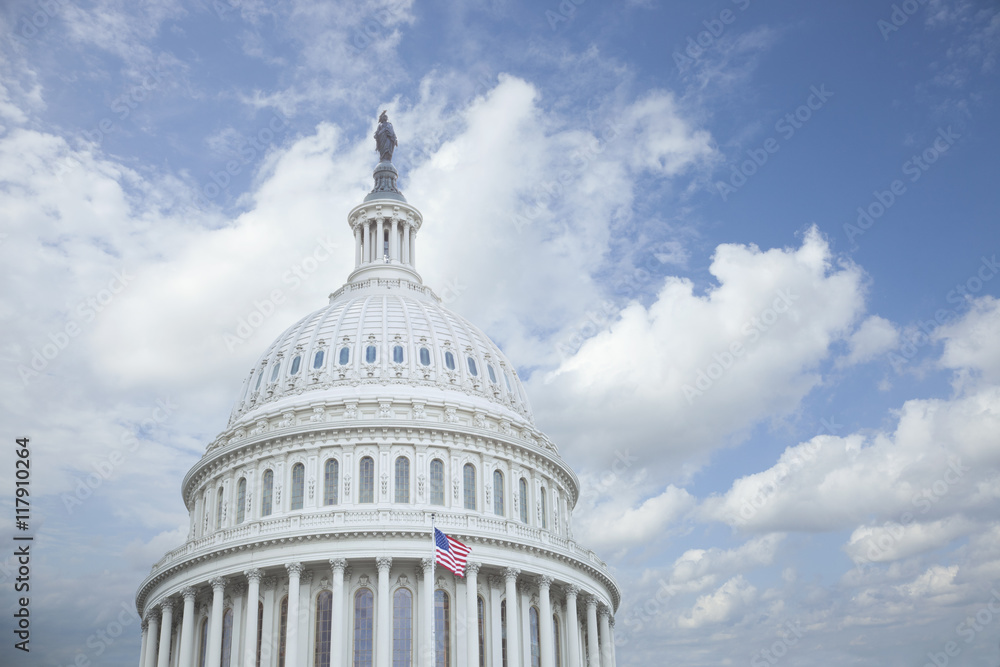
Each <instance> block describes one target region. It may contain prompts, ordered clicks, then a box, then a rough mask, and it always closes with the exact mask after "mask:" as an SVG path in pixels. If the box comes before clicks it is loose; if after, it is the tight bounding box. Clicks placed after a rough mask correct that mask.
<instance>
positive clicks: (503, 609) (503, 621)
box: [500, 600, 507, 667]
mask: <svg viewBox="0 0 1000 667" xmlns="http://www.w3.org/2000/svg"><path fill="white" fill-rule="evenodd" d="M500 655H501V658H502V661H503V667H507V601H506V600H503V601H501V602H500Z"/></svg>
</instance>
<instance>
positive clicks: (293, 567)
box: [285, 563, 305, 577]
mask: <svg viewBox="0 0 1000 667" xmlns="http://www.w3.org/2000/svg"><path fill="white" fill-rule="evenodd" d="M285 569H286V570H288V576H289V577H290V576H292V575H295V576H296V577H298V576H300V575H301V574H302V570H304V569H305V568H304V567H302V563H285Z"/></svg>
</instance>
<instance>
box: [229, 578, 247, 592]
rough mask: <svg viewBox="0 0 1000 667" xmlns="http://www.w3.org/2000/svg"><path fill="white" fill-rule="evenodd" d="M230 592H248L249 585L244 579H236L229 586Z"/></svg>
mask: <svg viewBox="0 0 1000 667" xmlns="http://www.w3.org/2000/svg"><path fill="white" fill-rule="evenodd" d="M229 592H230V593H231V594H233V595H243V594H244V593H246V592H247V585H246V584H244V583H243V582H242V581H235V582H233V583H232V584H231V585H230V586H229Z"/></svg>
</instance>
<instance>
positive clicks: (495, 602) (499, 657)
mask: <svg viewBox="0 0 1000 667" xmlns="http://www.w3.org/2000/svg"><path fill="white" fill-rule="evenodd" d="M489 584H490V647H491V649H492V650H491V651H490V653H491V655H492V656H493V662H492V664H493V665H494V666H501V665H503V643H502V642H503V627H502V626H501V625H500V593H501V591H503V577H498V576H496V575H494V576H491V577H490V579H489Z"/></svg>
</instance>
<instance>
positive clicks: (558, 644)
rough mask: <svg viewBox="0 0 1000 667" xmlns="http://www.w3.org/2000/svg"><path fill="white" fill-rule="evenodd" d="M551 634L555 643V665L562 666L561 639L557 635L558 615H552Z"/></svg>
mask: <svg viewBox="0 0 1000 667" xmlns="http://www.w3.org/2000/svg"><path fill="white" fill-rule="evenodd" d="M552 636H553V637H554V638H555V645H556V667H562V639H561V638H560V637H559V617H558V616H556V615H555V614H553V615H552Z"/></svg>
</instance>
